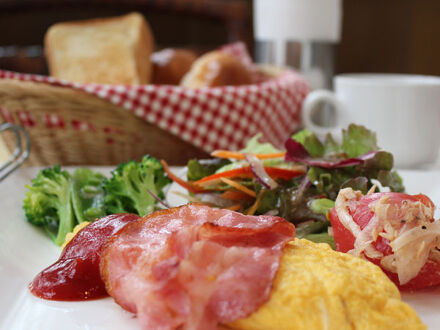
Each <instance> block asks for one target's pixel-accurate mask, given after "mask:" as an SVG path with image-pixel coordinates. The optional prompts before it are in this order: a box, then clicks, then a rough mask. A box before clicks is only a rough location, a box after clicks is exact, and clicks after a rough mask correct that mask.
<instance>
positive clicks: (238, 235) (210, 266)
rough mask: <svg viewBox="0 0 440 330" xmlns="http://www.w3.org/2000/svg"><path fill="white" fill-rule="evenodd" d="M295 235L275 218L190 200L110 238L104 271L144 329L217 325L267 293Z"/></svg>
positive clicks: (252, 307)
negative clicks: (282, 257) (192, 202)
mask: <svg viewBox="0 0 440 330" xmlns="http://www.w3.org/2000/svg"><path fill="white" fill-rule="evenodd" d="M294 235H295V228H294V226H293V225H292V224H290V223H288V222H287V221H286V220H284V219H282V218H279V217H274V216H246V215H243V214H241V213H237V212H233V211H229V210H221V209H212V208H209V207H207V206H203V205H197V204H190V205H186V206H182V207H180V208H174V209H169V210H163V211H159V212H155V213H153V214H151V215H149V216H147V217H144V218H143V219H142V220H141V221H138V222H136V223H132V224H130V225H128V226H127V227H125V228H124V229H123V230H122V231H121V232H120V233H118V234H117V235H115V236H113V237H112V238H111V239H110V240H109V241H108V242H107V243H106V246H105V247H104V250H103V254H102V259H101V275H102V277H103V280H104V282H105V283H106V288H107V291H108V292H109V294H110V295H111V296H113V297H114V298H115V300H116V302H117V303H119V304H120V305H121V306H122V307H124V308H125V309H127V310H129V311H131V312H133V313H136V314H137V316H138V318H139V321H140V323H141V325H142V328H143V329H177V328H179V329H216V327H217V325H218V324H219V323H227V322H231V321H234V320H236V319H239V318H243V317H246V316H247V315H249V314H251V313H252V312H254V311H255V310H257V309H258V307H259V306H261V305H262V304H263V303H264V302H265V301H266V300H267V299H269V295H270V290H271V287H272V282H273V279H274V277H275V274H276V271H277V269H278V266H279V261H280V257H281V253H282V248H283V246H284V244H285V243H286V242H287V241H289V240H291V239H292V238H293V237H294Z"/></svg>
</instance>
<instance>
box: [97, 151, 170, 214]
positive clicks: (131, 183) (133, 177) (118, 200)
mask: <svg viewBox="0 0 440 330" xmlns="http://www.w3.org/2000/svg"><path fill="white" fill-rule="evenodd" d="M168 183H170V179H169V178H168V177H167V176H166V175H165V172H164V170H163V167H162V165H161V164H160V163H159V161H158V160H157V159H156V158H154V157H151V156H144V157H143V159H142V161H141V162H135V161H130V162H128V163H123V164H120V165H119V166H118V167H117V168H116V170H114V171H113V172H112V177H111V178H110V179H109V180H107V181H106V182H105V184H104V190H105V198H104V203H105V207H106V211H107V213H108V214H113V213H124V212H129V213H137V214H139V215H141V216H144V215H146V214H149V213H151V212H153V211H154V210H155V208H156V200H155V199H154V198H153V197H152V196H151V194H150V193H149V191H150V192H151V193H153V194H155V195H156V196H158V197H160V198H163V197H164V194H163V191H162V188H163V187H165V186H166V185H167V184H168Z"/></svg>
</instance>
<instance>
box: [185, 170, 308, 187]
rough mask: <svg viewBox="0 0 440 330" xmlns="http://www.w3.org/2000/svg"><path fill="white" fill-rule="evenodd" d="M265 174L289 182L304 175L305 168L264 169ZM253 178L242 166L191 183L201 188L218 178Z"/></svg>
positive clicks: (250, 172) (249, 171) (215, 181)
mask: <svg viewBox="0 0 440 330" xmlns="http://www.w3.org/2000/svg"><path fill="white" fill-rule="evenodd" d="M264 169H265V170H266V173H267V174H268V175H269V176H270V177H271V178H272V179H274V180H276V179H284V180H289V179H291V178H294V177H297V176H299V175H302V174H304V173H305V168H304V167H303V166H295V167H294V168H292V169H286V168H278V167H266V166H265V167H264ZM222 177H226V178H253V177H254V175H253V173H252V171H251V169H250V167H249V166H244V167H240V168H235V169H233V170H229V171H225V172H220V173H215V174H212V175H209V176H206V177H204V178H202V179H200V180H197V181H194V182H193V183H194V184H195V185H196V186H198V187H200V188H203V187H205V186H207V185H212V184H215V183H217V181H219V180H220V178H222Z"/></svg>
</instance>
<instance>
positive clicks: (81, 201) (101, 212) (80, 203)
mask: <svg viewBox="0 0 440 330" xmlns="http://www.w3.org/2000/svg"><path fill="white" fill-rule="evenodd" d="M104 179H105V177H104V176H103V175H102V174H101V173H96V172H93V171H92V170H90V169H88V168H79V169H77V170H75V172H73V175H72V206H73V210H74V212H75V218H76V221H77V222H78V223H81V222H84V221H94V220H96V219H98V218H101V217H103V216H105V215H106V213H105V208H104V188H103V186H102V184H103V181H104Z"/></svg>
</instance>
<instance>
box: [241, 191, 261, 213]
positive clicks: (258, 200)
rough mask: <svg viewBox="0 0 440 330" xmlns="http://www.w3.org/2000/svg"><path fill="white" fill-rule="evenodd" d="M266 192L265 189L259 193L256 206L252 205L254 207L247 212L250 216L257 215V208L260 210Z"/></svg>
mask: <svg viewBox="0 0 440 330" xmlns="http://www.w3.org/2000/svg"><path fill="white" fill-rule="evenodd" d="M264 192H265V190H264V189H263V190H261V191H260V192H259V193H258V197H257V199H256V200H255V203H254V204H252V206H251V207H250V208H249V210H248V211H247V212H246V213H247V214H248V215H254V214H255V212H256V211H257V208H258V205H260V202H261V197H263V193H264Z"/></svg>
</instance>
